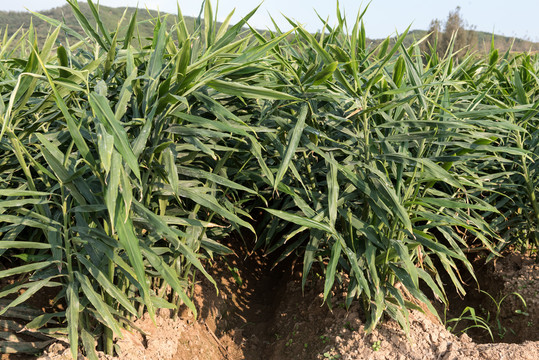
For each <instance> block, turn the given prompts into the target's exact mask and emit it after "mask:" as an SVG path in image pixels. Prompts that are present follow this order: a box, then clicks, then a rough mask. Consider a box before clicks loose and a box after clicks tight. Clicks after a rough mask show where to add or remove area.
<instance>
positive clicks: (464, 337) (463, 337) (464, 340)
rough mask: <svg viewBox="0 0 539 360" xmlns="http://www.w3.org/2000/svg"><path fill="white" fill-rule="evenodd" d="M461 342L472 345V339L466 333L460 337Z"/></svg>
mask: <svg viewBox="0 0 539 360" xmlns="http://www.w3.org/2000/svg"><path fill="white" fill-rule="evenodd" d="M460 341H462V342H463V343H471V342H472V338H470V337H469V336H468V334H466V333H464V334H462V335H461V336H460Z"/></svg>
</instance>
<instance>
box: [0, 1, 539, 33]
mask: <svg viewBox="0 0 539 360" xmlns="http://www.w3.org/2000/svg"><path fill="white" fill-rule="evenodd" d="M177 2H178V3H179V4H180V8H181V10H182V12H183V14H184V15H190V16H197V15H198V13H199V11H200V6H201V4H202V0H101V1H100V3H101V4H102V5H105V6H113V7H125V6H137V4H138V7H139V8H144V7H145V6H147V7H148V8H150V9H159V10H161V11H163V12H170V13H173V14H175V13H176V4H177ZM94 3H97V0H95V1H94ZM259 3H262V5H261V7H260V9H259V10H258V12H257V13H256V14H255V16H253V17H252V18H251V20H250V21H249V24H250V25H251V26H253V27H255V28H258V29H266V28H270V29H272V28H273V25H272V23H271V20H270V17H269V15H268V14H271V16H272V17H273V18H274V20H275V21H276V23H277V24H278V25H279V27H281V30H285V29H287V28H288V27H289V26H288V23H287V21H286V19H284V17H283V16H282V15H283V14H284V15H286V16H287V17H289V18H292V19H294V20H296V21H297V22H299V23H301V24H303V25H304V26H305V27H306V28H307V29H308V30H309V31H316V30H319V29H320V28H321V24H322V23H321V21H320V20H319V19H318V16H317V13H318V14H319V15H320V16H321V17H322V18H324V19H326V18H328V17H329V22H330V24H334V23H335V21H336V18H335V16H334V14H335V12H336V0H264V2H262V1H257V0H220V1H219V3H218V5H219V6H218V20H223V19H224V18H225V17H226V16H227V15H228V14H229V13H230V12H231V11H232V10H234V9H235V13H234V17H233V18H232V19H233V22H234V21H238V20H239V19H241V17H243V16H245V15H246V14H247V13H249V11H251V10H252V9H254V8H255V7H256V5H258V4H259ZM339 3H340V7H341V12H344V13H345V14H346V17H347V19H348V21H349V22H350V23H351V24H353V22H354V20H355V18H356V15H357V12H358V10H360V9H361V10H363V9H365V7H366V6H367V5H369V8H368V10H367V12H366V14H365V17H364V21H365V29H366V32H367V37H369V38H373V39H376V38H384V37H387V36H393V35H395V33H396V32H399V33H401V32H403V31H404V30H405V29H406V28H407V27H408V26H409V25H411V29H412V30H413V29H423V30H426V29H428V26H429V24H430V22H431V20H432V19H440V20H445V19H446V18H447V15H448V14H449V12H450V11H452V10H454V9H455V8H456V7H457V6H460V8H461V11H460V13H461V15H462V17H463V18H464V20H465V21H466V22H467V23H468V24H469V25H473V26H474V27H475V28H476V29H477V30H481V31H487V32H495V33H496V34H501V35H506V36H510V37H520V38H525V39H528V40H532V41H538V42H539V21H537V16H538V14H539V1H538V0H512V1H510V2H509V1H507V0H372V1H371V2H370V4H369V2H368V1H367V0H364V1H361V0H340V1H339ZM64 4H65V0H18V1H12V0H0V10H14V11H25V8H28V9H30V10H32V11H39V10H47V9H50V8H53V7H57V6H62V5H64ZM216 4H217V1H216V0H214V1H212V5H213V8H214V11H215V8H216ZM315 9H316V11H315ZM0 26H1V24H0Z"/></svg>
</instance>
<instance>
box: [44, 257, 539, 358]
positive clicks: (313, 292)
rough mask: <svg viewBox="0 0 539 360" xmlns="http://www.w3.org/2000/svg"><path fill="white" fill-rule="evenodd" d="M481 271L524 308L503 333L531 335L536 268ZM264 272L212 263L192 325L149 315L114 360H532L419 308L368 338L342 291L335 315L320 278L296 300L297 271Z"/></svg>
mask: <svg viewBox="0 0 539 360" xmlns="http://www.w3.org/2000/svg"><path fill="white" fill-rule="evenodd" d="M487 265H488V266H489V267H488V268H485V269H486V270H488V271H486V270H485V269H483V270H485V271H483V274H489V276H491V277H495V278H496V279H498V281H497V283H498V290H499V291H500V293H501V294H508V293H511V292H513V291H517V292H518V293H519V294H520V295H521V296H522V297H523V298H524V299H525V301H526V303H527V304H528V308H527V312H526V314H527V316H525V317H523V315H522V314H519V315H518V316H516V315H515V314H514V310H515V309H516V308H522V304H521V300H519V299H518V298H517V297H515V296H513V297H507V300H506V301H504V304H503V307H502V311H501V315H500V319H501V321H502V323H503V324H507V329H511V331H508V333H510V332H511V333H513V332H514V333H515V334H521V335H525V336H523V337H527V338H530V336H532V337H533V336H536V335H534V334H536V332H537V326H536V324H537V323H538V321H539V319H537V312H538V306H537V305H538V301H539V299H538V293H539V281H538V276H539V275H538V274H539V272H538V271H537V270H538V268H537V267H538V264H537V263H535V262H534V261H533V260H532V259H530V258H527V257H523V256H516V257H515V256H513V255H512V256H509V257H507V258H503V259H499V260H498V261H496V262H495V263H492V264H487ZM271 266H272V262H271V261H269V260H268V259H266V258H264V257H263V256H261V255H256V254H255V255H252V256H247V254H246V253H245V252H241V248H240V249H239V250H238V251H237V254H236V255H235V256H232V257H228V258H227V259H225V260H219V261H218V262H213V263H211V264H209V269H210V270H211V273H212V275H213V276H214V278H215V280H216V281H217V282H218V285H219V290H220V292H219V294H217V293H216V292H215V288H214V287H213V285H212V284H210V283H209V282H208V281H206V280H201V281H200V282H199V283H198V284H197V285H196V287H195V294H196V303H197V306H198V308H199V312H200V317H199V318H198V319H196V320H195V319H194V318H193V317H192V315H191V314H190V313H189V312H188V311H184V312H183V313H181V314H180V315H181V316H180V317H179V318H175V319H173V318H171V316H170V312H168V311H161V312H160V313H159V316H158V317H157V319H156V323H155V324H154V322H153V321H152V320H151V319H150V318H149V317H145V318H143V319H140V320H138V321H137V322H136V325H137V326H139V327H140V328H141V329H142V330H143V331H144V332H145V335H140V334H138V333H133V334H130V333H126V334H125V336H124V339H122V340H119V341H118V342H117V344H116V349H117V352H118V354H119V356H118V357H117V359H125V360H127V359H129V360H130V359H139V360H143V359H156V360H157V359H160V360H161V359H163V360H164V359H173V360H195V359H201V360H202V359H204V360H220V359H226V360H240V359H246V360H262V359H264V360H266V359H268V360H280V359H333V360H335V359H343V360H355V359H372V360H379V359H380V360H381V359H387V360H408V359H412V360H416V359H417V360H423V359H436V360H450V359H455V360H456V359H458V360H462V359H465V360H467V359H469V360H472V359H474V360H475V359H483V360H489V359H492V360H494V359H496V360H498V359H501V358H505V359H515V360H517V359H530V360H532V359H533V360H535V359H539V342H538V341H525V342H523V343H521V344H515V343H512V344H509V343H488V344H481V343H477V342H474V340H472V339H471V338H470V337H469V336H468V335H466V334H461V335H460V336H456V335H455V334H453V333H451V332H449V331H448V330H446V329H445V327H444V326H443V325H442V324H441V323H440V322H439V321H438V320H437V319H436V318H435V317H433V316H427V315H425V314H423V313H420V312H417V311H414V312H411V313H410V337H409V339H407V338H406V336H405V335H404V333H403V331H402V330H401V329H400V327H399V326H398V324H397V323H395V322H394V321H385V322H384V323H382V324H381V325H380V326H379V327H378V328H377V329H376V330H375V331H373V332H372V333H371V334H366V333H365V331H364V323H363V321H362V318H361V313H360V311H359V308H358V306H357V305H352V307H351V308H350V309H348V310H346V309H344V308H343V307H342V306H341V305H340V304H341V303H342V299H343V298H342V296H343V293H342V292H341V291H339V290H338V289H337V290H336V291H335V292H334V293H333V309H332V310H330V309H328V307H327V306H326V305H325V304H323V303H322V288H323V280H322V277H321V275H317V274H316V272H315V273H314V275H313V280H309V281H308V282H307V286H306V289H305V292H304V293H302V290H301V274H300V273H299V272H298V271H294V264H293V263H287V264H284V265H283V266H277V267H276V268H275V269H273V270H271ZM500 279H502V280H503V281H501V280H500ZM491 282H493V283H494V281H491ZM490 290H492V289H490ZM492 291H494V290H492ZM498 295H499V294H495V293H492V296H493V297H495V298H496V297H497V296H498ZM469 296H470V295H469ZM510 299H511V300H510ZM489 301H491V300H489ZM485 306H486V305H485ZM486 307H488V306H486ZM485 311H487V310H486V309H485ZM512 319H518V320H522V319H525V321H524V322H518V323H517V322H516V320H515V321H513V322H511V321H510V320H512ZM529 324H532V325H533V326H529ZM515 329H516V331H515ZM522 329H525V330H527V331H525V333H524V332H523V331H524V330H522ZM483 335H484V334H483ZM506 339H507V337H506ZM56 346H57V345H56ZM54 352H55V350H53V351H52V354H49V355H47V356H48V357H43V358H42V359H51V360H52V359H55V360H58V359H61V358H60V357H58V354H59V353H61V352H62V351H58V350H56V355H55V354H54ZM63 352H65V353H67V352H66V351H65V350H64V351H63ZM55 356H56V357H55ZM101 358H102V359H106V357H105V356H102V357H101ZM62 359H65V358H62Z"/></svg>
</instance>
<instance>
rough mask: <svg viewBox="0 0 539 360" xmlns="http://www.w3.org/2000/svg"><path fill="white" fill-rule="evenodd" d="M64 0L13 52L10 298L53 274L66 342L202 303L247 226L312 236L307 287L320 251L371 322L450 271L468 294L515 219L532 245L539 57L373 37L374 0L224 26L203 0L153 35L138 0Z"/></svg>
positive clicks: (6, 134)
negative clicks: (66, 17) (346, 13)
mask: <svg viewBox="0 0 539 360" xmlns="http://www.w3.org/2000/svg"><path fill="white" fill-rule="evenodd" d="M68 2H69V3H70V4H71V6H72V9H73V12H74V14H75V16H76V17H77V19H78V21H79V23H80V25H81V27H82V29H83V30H84V35H81V34H79V33H77V32H75V31H74V30H73V29H70V28H68V27H67V26H65V25H64V24H62V23H60V22H58V21H56V20H54V19H49V18H46V17H44V16H40V17H41V18H42V19H44V20H46V21H49V22H50V23H51V24H52V25H53V29H52V30H51V33H50V34H49V37H48V38H47V40H46V41H45V43H43V44H38V43H37V41H36V40H35V39H36V37H35V34H34V30H33V28H30V29H28V30H27V31H25V32H24V33H23V34H16V35H14V36H13V37H11V38H8V37H7V36H4V41H3V42H2V46H1V48H0V64H1V67H0V71H1V73H2V78H3V79H4V81H3V82H2V83H0V96H1V100H2V101H0V113H1V132H0V147H1V149H2V152H1V153H0V154H1V155H0V169H1V171H0V184H1V186H0V256H2V265H1V268H0V279H3V280H6V281H7V283H8V285H6V286H5V287H4V288H3V289H2V290H0V297H4V298H7V299H9V302H8V304H7V305H6V306H5V307H3V309H2V310H0V316H1V315H2V314H4V313H5V312H6V311H8V310H9V309H13V308H15V307H17V306H19V305H21V304H23V303H24V302H25V301H26V300H28V299H29V298H30V297H31V296H32V295H33V294H36V293H38V292H39V291H41V290H42V289H45V288H49V287H53V288H55V289H58V292H57V294H58V295H57V296H56V298H55V299H54V300H55V301H56V302H57V303H64V304H65V305H66V308H65V311H64V312H58V313H53V314H49V313H48V314H42V316H41V317H39V320H36V321H33V322H32V323H30V324H27V325H26V327H27V328H28V329H32V330H35V331H38V332H42V333H43V334H46V335H50V336H55V337H60V338H67V339H68V340H69V342H70V344H71V351H72V354H73V356H74V357H75V356H76V353H77V350H78V348H79V345H81V344H82V347H83V349H84V351H85V353H86V355H87V356H88V357H89V358H96V356H97V355H96V349H102V350H104V351H105V352H107V353H112V352H113V337H114V335H117V336H121V334H122V328H131V327H133V325H134V324H133V322H134V320H135V319H136V318H138V317H140V316H142V314H143V313H145V312H148V313H150V315H151V316H154V314H155V309H156V308H161V307H168V308H172V309H177V308H178V306H180V305H182V304H185V305H187V306H188V307H189V308H190V309H191V310H192V311H193V312H194V313H196V309H195V307H194V305H193V303H192V301H191V300H190V298H189V297H188V295H187V293H188V289H189V287H190V285H191V284H193V281H194V279H195V276H197V275H199V274H201V275H202V276H205V277H207V278H208V279H210V281H213V280H212V279H211V277H210V276H209V275H208V273H207V272H206V271H205V270H204V259H206V258H212V257H214V256H221V255H226V254H227V253H229V252H230V250H229V249H228V248H227V247H226V246H224V245H223V243H224V241H223V240H224V239H225V238H226V236H228V235H229V234H230V233H231V232H233V231H240V230H241V229H244V230H246V231H247V232H250V233H252V234H253V236H252V237H253V238H254V239H255V241H253V244H252V246H253V247H254V248H265V249H266V251H267V252H278V254H279V259H284V258H286V257H287V256H290V255H291V254H299V256H300V257H301V258H302V259H303V270H304V271H303V273H304V279H303V284H304V285H305V282H306V279H307V278H308V276H309V275H310V272H311V269H312V268H313V265H314V264H317V266H319V267H320V268H322V269H323V270H324V277H325V287H324V300H326V301H328V302H330V301H331V296H330V295H331V290H332V289H333V288H334V286H335V283H336V282H337V283H339V282H340V281H341V274H343V273H346V274H347V275H348V277H349V279H350V281H349V285H348V289H347V294H348V295H347V299H346V305H347V306H349V305H350V304H351V303H352V302H353V301H358V302H359V303H360V304H361V305H362V308H363V311H364V312H365V315H366V318H367V320H368V324H367V330H368V331H371V330H372V329H373V328H374V327H375V326H376V325H377V324H378V323H379V321H380V320H381V319H382V317H383V316H384V314H387V315H389V316H390V317H392V318H394V319H396V320H397V321H398V322H399V323H400V324H401V325H402V326H403V328H404V329H407V327H408V320H407V317H408V312H407V310H408V309H412V308H418V305H417V301H420V302H423V303H424V304H426V305H427V306H428V307H429V309H430V311H432V312H433V313H435V311H434V309H433V308H432V306H430V303H429V301H428V299H427V297H426V295H425V294H424V293H423V292H422V291H421V290H420V284H425V285H427V288H428V289H430V290H429V291H431V292H432V293H433V294H434V296H435V297H436V298H437V299H439V300H440V301H443V302H445V301H446V296H445V291H444V284H443V283H442V281H441V278H440V273H441V272H446V273H447V274H448V275H449V277H450V278H451V280H452V284H451V285H450V286H454V287H456V288H457V289H458V290H459V291H460V292H461V293H464V288H463V286H462V285H461V280H460V279H461V274H460V273H459V272H460V271H461V269H466V271H468V272H470V273H471V274H473V269H472V267H471V264H470V263H469V261H468V260H467V258H466V256H465V252H464V251H465V250H466V249H469V248H470V247H472V246H473V247H483V248H484V249H486V250H487V251H489V252H490V253H491V254H492V255H493V256H494V255H496V254H498V252H499V251H500V250H501V249H502V248H504V247H505V246H506V245H507V244H508V243H509V242H511V241H512V240H511V239H513V238H514V237H513V234H514V233H513V231H514V230H512V229H515V228H517V229H518V233H519V235H521V236H520V237H519V239H522V240H519V241H527V242H531V243H533V244H535V246H536V245H537V223H538V219H539V207H538V203H537V188H538V187H537V182H538V181H539V177H538V172H537V161H536V160H537V156H538V155H539V153H537V149H538V147H537V146H536V145H537V139H538V138H539V137H538V136H539V135H538V134H539V132H538V131H537V109H536V106H535V105H534V104H535V103H536V101H537V89H538V86H537V85H538V84H537V71H536V69H537V68H538V67H537V66H536V65H537V58H536V57H532V56H530V55H518V56H511V55H510V54H509V53H507V54H505V55H503V56H499V54H498V52H497V51H496V50H495V49H492V51H491V52H490V54H489V55H488V56H487V57H485V58H478V57H477V56H471V55H470V56H467V57H461V58H460V59H459V60H458V61H457V59H455V58H453V57H452V56H451V53H449V55H448V56H446V57H445V58H440V57H438V56H437V55H436V51H435V49H431V50H432V51H431V52H428V53H422V52H421V50H420V47H419V44H420V43H421V41H422V40H419V42H418V43H417V44H415V45H413V46H411V47H409V48H406V47H404V46H403V40H404V37H405V35H406V33H405V34H401V35H399V36H397V37H396V38H393V39H389V38H388V39H386V40H385V41H383V42H382V43H381V44H380V45H379V46H376V47H373V46H372V45H370V44H368V43H367V38H366V35H365V29H364V26H363V23H362V20H361V19H362V16H363V13H359V14H358V16H357V19H356V21H355V22H354V23H353V24H347V21H346V20H345V19H344V17H343V16H342V15H341V13H340V12H339V11H337V24H336V25H335V26H331V25H330V24H327V23H324V24H323V31H322V32H320V33H317V34H311V33H309V32H307V31H306V30H305V29H303V28H302V27H301V26H300V25H299V24H297V23H295V22H293V21H292V20H289V22H290V25H291V27H292V30H290V31H287V32H284V31H281V30H280V29H276V30H275V31H267V32H259V31H257V30H254V29H252V28H251V29H246V28H244V26H245V25H246V24H247V22H248V20H249V19H250V17H251V16H252V15H253V14H254V12H255V11H256V9H255V10H254V11H253V12H251V13H249V14H247V15H246V16H245V17H244V18H243V19H242V20H241V21H240V22H239V23H237V24H235V25H230V16H229V17H227V19H226V20H225V21H224V23H222V24H220V25H219V24H218V23H217V21H216V19H215V14H214V13H213V9H212V6H211V3H210V2H205V4H204V6H203V11H202V13H201V17H200V18H199V19H198V21H197V22H195V25H194V28H188V27H187V25H186V22H185V19H184V18H183V16H182V14H181V12H180V10H179V9H178V15H177V16H168V17H159V18H155V19H153V26H154V36H153V38H152V39H151V43H149V45H147V46H142V45H140V44H144V42H143V41H142V39H137V27H138V22H137V13H135V14H134V15H133V16H132V17H131V18H130V19H124V21H122V22H120V24H119V25H118V27H117V28H116V29H107V28H106V27H105V25H104V24H103V22H102V21H100V16H99V9H98V8H97V7H96V6H95V5H94V4H93V2H92V1H91V0H89V1H88V4H89V6H90V7H91V9H92V13H93V19H86V18H85V17H84V16H83V15H82V13H81V12H80V9H79V5H78V3H77V1H75V0H73V1H72V0H68ZM37 16H39V15H37ZM94 24H95V25H94ZM74 39H75V40H74ZM515 205H517V206H518V209H520V210H519V211H517V212H516V213H515V212H514V211H513V212H511V209H514V208H515ZM261 208H262V209H264V213H263V216H261V217H260V216H258V215H257V216H256V219H257V221H256V222H255V221H254V220H253V219H254V218H255V215H254V214H255V213H256V212H259V211H260V209H261ZM21 290H25V291H24V293H23V294H21V293H22V291H21Z"/></svg>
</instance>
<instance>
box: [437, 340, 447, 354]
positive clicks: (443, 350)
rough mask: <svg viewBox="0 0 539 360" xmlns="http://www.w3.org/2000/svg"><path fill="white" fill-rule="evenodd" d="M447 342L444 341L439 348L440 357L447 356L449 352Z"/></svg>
mask: <svg viewBox="0 0 539 360" xmlns="http://www.w3.org/2000/svg"><path fill="white" fill-rule="evenodd" d="M447 346H448V344H447V341H442V342H441V343H440V345H439V346H438V355H442V354H445V353H446V352H447Z"/></svg>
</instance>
